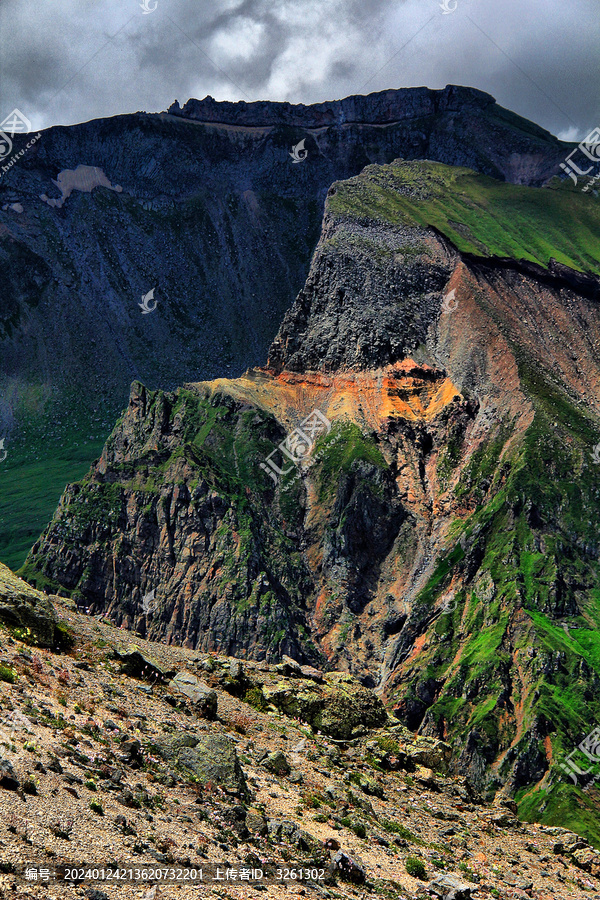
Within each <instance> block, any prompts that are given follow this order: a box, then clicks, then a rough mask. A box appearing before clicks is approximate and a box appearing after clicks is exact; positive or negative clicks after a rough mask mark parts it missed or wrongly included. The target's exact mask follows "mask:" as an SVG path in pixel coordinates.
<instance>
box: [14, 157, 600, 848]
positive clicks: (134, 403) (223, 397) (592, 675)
mask: <svg viewBox="0 0 600 900" xmlns="http://www.w3.org/2000/svg"><path fill="white" fill-rule="evenodd" d="M565 222H568V223H569V227H568V228H566V227H565ZM599 225H600V212H599V211H598V206H597V203H596V202H595V199H594V198H593V197H590V196H586V195H585V194H582V193H581V192H577V191H575V190H574V189H573V188H572V187H571V185H570V184H568V185H567V184H565V183H564V182H560V181H558V180H554V181H551V182H550V184H549V185H548V186H546V187H531V186H524V185H514V184H510V183H506V182H501V181H499V180H496V179H493V178H491V177H489V176H487V175H482V174H479V173H476V172H474V171H472V170H469V169H466V168H462V167H456V166H455V167H451V166H446V165H443V164H440V163H437V162H433V161H427V162H409V161H396V162H394V163H392V164H390V165H383V166H368V167H367V168H366V169H365V170H364V171H363V172H362V173H361V174H360V175H359V176H356V177H353V178H351V179H349V180H346V181H344V182H338V183H335V184H334V185H333V186H331V188H330V190H329V192H328V196H327V201H326V207H325V215H324V220H323V227H322V232H321V237H320V240H319V243H318V246H317V248H316V251H315V254H314V256H313V260H312V263H311V267H310V271H309V274H308V277H307V280H306V284H305V286H304V288H303V289H302V290H301V291H300V293H299V295H298V297H297V299H296V301H295V303H294V304H293V306H292V308H291V309H290V310H289V312H288V313H287V314H286V316H285V317H284V320H283V323H282V325H281V328H280V330H279V333H278V335H277V336H276V338H275V340H274V342H273V344H272V346H271V349H270V352H269V357H268V365H267V366H266V367H264V368H255V369H251V370H249V371H248V372H246V373H245V374H244V375H243V376H242V377H240V378H237V379H233V380H230V379H225V378H220V379H217V380H213V381H208V382H199V383H188V384H186V385H185V386H184V387H182V388H179V389H178V390H176V391H172V392H164V391H152V390H149V389H147V388H146V387H144V386H143V385H142V384H140V383H135V384H134V385H133V388H132V391H131V395H130V400H129V405H128V407H127V409H126V411H125V413H124V414H123V416H122V417H121V418H120V420H119V422H118V423H117V425H116V427H115V429H114V431H113V433H112V435H111V437H110V438H109V440H108V441H107V443H106V445H105V447H104V449H103V451H102V455H101V457H100V459H99V460H98V461H97V462H96V463H95V464H94V466H93V467H92V469H91V471H90V472H89V474H88V475H87V476H86V478H84V480H83V481H81V482H80V483H77V484H72V485H70V486H69V487H68V488H67V490H66V491H65V493H64V495H63V497H62V500H61V503H60V506H59V508H58V509H57V511H56V514H55V516H54V518H53V520H52V522H51V524H50V525H49V527H48V528H47V530H46V531H45V532H44V534H43V535H42V537H41V538H40V540H39V541H38V542H36V544H35V546H34V547H33V549H32V552H31V554H30V556H29V557H28V559H27V562H26V564H25V566H24V568H23V570H22V574H23V576H24V577H25V578H26V579H27V580H28V581H30V583H32V584H35V585H36V587H37V588H41V589H48V590H51V591H53V592H55V593H56V592H62V593H67V594H69V595H70V596H71V597H72V598H73V599H74V600H75V602H76V603H77V604H78V606H79V608H80V609H82V608H86V609H87V610H88V611H89V612H90V613H93V614H97V613H103V614H104V615H105V616H108V617H109V618H110V620H111V621H113V622H114V623H115V624H117V625H121V626H122V627H127V628H130V629H132V630H134V631H136V632H138V633H139V634H141V635H142V636H145V637H147V638H149V639H151V640H154V641H159V640H160V641H165V642H167V643H171V644H179V643H181V644H183V645H184V646H187V647H191V648H195V649H198V650H202V651H211V650H217V651H219V652H225V653H228V654H233V655H238V656H246V657H248V658H251V659H256V660H265V661H266V662H274V661H276V660H277V659H279V658H280V657H281V655H282V654H284V653H285V654H288V655H289V656H292V657H294V658H295V659H297V660H299V661H301V662H305V663H311V664H313V665H315V664H316V665H319V666H321V667H323V668H324V669H335V670H338V671H339V670H342V671H347V672H348V673H351V674H352V676H354V677H356V678H358V679H359V680H360V681H361V683H362V684H363V685H365V687H367V688H374V689H376V690H377V692H378V693H379V694H380V695H381V696H382V697H383V698H384V699H385V701H386V704H388V707H389V708H390V709H392V710H393V711H394V714H395V716H396V717H397V718H398V719H399V720H400V721H401V722H402V724H403V725H405V726H406V727H408V728H409V729H411V730H412V731H415V732H418V733H419V734H420V735H424V736H425V735H426V736H429V737H432V738H436V739H443V740H444V741H446V742H448V744H449V745H450V746H451V748H452V750H453V758H452V761H451V763H450V771H451V772H454V773H457V772H460V773H461V774H466V775H467V776H468V778H469V781H470V783H472V784H473V785H475V786H476V787H477V789H478V790H481V791H482V792H484V794H485V795H486V796H488V797H489V798H492V797H494V796H495V797H496V798H497V799H499V798H501V797H504V798H507V797H509V798H511V799H512V798H514V799H515V800H516V801H517V802H518V804H519V811H520V813H521V815H522V816H524V817H525V818H529V819H538V820H541V821H545V822H547V823H550V824H559V823H560V824H561V825H564V824H567V825H568V826H569V827H571V828H573V830H575V831H578V832H580V833H585V834H586V835H587V836H588V837H590V836H591V838H592V839H593V840H595V841H596V842H598V841H600V832H599V831H598V828H597V824H596V819H595V813H594V810H595V809H596V802H595V799H594V790H593V785H589V784H588V787H589V788H591V790H590V791H589V792H588V791H584V790H583V789H582V788H583V787H584V786H585V785H586V783H589V778H586V779H583V780H582V782H581V784H580V785H578V786H573V785H571V784H570V783H567V782H566V781H565V778H564V774H562V773H561V771H560V769H559V763H560V761H561V760H562V758H563V757H564V756H565V755H566V754H569V753H570V752H571V751H572V750H574V749H575V747H576V745H577V743H578V742H579V741H580V740H581V738H582V737H583V736H585V734H587V733H588V732H590V731H592V729H593V728H594V726H595V723H596V721H597V720H598V714H599V713H600V707H599V703H598V700H597V699H596V697H597V691H596V688H597V686H598V679H599V674H600V653H599V648H600V645H599V644H598V636H597V625H598V621H599V618H600V605H599V600H598V588H597V584H598V578H599V563H598V557H599V545H598V540H597V531H596V527H595V526H596V523H595V514H596V510H597V508H598V497H599V492H600V473H599V471H598V467H597V464H598V459H597V457H598V451H597V448H596V445H597V444H598V441H599V440H600V439H599V438H598V434H599V433H600V371H599V363H598V359H599V354H598V346H599V341H600V307H599V303H598V301H599V299H600V278H599V275H600V237H599V235H600V230H599ZM283 451H287V454H286V453H285V452H283ZM294 459H295V460H296V464H294V461H293V460H294ZM269 460H270V461H271V463H273V464H274V466H270V465H269ZM278 470H279V471H278ZM149 596H151V597H152V598H153V601H154V607H153V614H152V616H149V615H148V614H147V613H146V612H145V609H144V608H145V606H146V607H147V599H146V598H148V597H149ZM591 774H593V772H592V773H591ZM590 777H591V775H590Z"/></svg>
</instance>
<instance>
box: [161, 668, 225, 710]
mask: <svg viewBox="0 0 600 900" xmlns="http://www.w3.org/2000/svg"><path fill="white" fill-rule="evenodd" d="M169 689H170V690H171V691H173V692H174V693H180V694H183V695H184V696H185V697H188V698H189V699H190V700H191V701H192V703H193V704H194V708H195V710H196V712H197V713H198V715H200V716H202V717H203V718H205V719H215V718H216V715H217V694H216V691H213V690H211V688H209V687H208V686H207V685H206V684H204V682H202V681H200V679H199V678H196V676H195V675H192V674H191V673H190V672H178V673H177V675H176V676H175V678H173V680H172V681H171V682H170V684H169Z"/></svg>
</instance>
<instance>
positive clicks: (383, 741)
mask: <svg viewBox="0 0 600 900" xmlns="http://www.w3.org/2000/svg"><path fill="white" fill-rule="evenodd" d="M377 744H378V746H379V747H380V749H381V750H385V752H386V753H399V752H400V746H399V744H398V741H395V740H394V738H393V737H392V736H391V735H390V734H380V735H379V736H378V737H377Z"/></svg>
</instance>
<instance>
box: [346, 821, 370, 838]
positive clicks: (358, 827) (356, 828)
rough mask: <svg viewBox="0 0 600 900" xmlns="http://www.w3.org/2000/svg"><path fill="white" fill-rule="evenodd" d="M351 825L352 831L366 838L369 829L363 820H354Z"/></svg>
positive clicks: (357, 835)
mask: <svg viewBox="0 0 600 900" xmlns="http://www.w3.org/2000/svg"><path fill="white" fill-rule="evenodd" d="M350 827H351V828H352V831H353V832H354V834H355V835H356V837H359V838H363V840H364V839H365V838H366V836H367V829H366V828H365V826H364V825H363V823H362V822H353V823H352V825H351V826H350Z"/></svg>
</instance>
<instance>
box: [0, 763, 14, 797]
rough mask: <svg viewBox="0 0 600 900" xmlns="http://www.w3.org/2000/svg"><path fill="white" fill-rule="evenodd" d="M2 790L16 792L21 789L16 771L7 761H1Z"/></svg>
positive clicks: (0, 777) (0, 780) (0, 779)
mask: <svg viewBox="0 0 600 900" xmlns="http://www.w3.org/2000/svg"><path fill="white" fill-rule="evenodd" d="M0 788H4V790H5V791H16V790H18V788H19V780H18V778H17V776H16V775H15V770H14V769H13V767H12V764H11V763H10V762H9V761H8V760H7V759H0Z"/></svg>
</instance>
